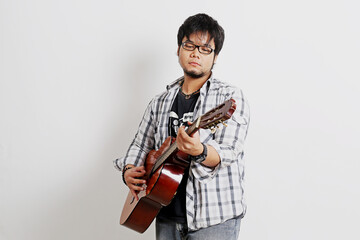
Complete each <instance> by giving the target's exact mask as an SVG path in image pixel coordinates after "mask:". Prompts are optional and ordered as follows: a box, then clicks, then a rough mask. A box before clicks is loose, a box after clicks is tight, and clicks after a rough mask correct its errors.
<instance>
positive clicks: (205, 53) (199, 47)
mask: <svg viewBox="0 0 360 240" xmlns="http://www.w3.org/2000/svg"><path fill="white" fill-rule="evenodd" d="M185 44H191V45H193V47H192V49H189V48H188V49H186V48H185ZM181 47H182V48H183V49H185V50H187V51H194V50H195V49H196V48H197V49H198V51H199V53H201V54H204V55H210V54H211V53H212V52H213V51H214V49H212V48H211V47H208V46H204V45H203V46H200V45H196V44H194V43H192V42H187V41H186V42H183V43H181ZM202 47H205V48H208V49H210V50H211V51H210V52H209V53H207V52H203V51H202V50H201V48H202Z"/></svg>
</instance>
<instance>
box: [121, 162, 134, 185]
mask: <svg viewBox="0 0 360 240" xmlns="http://www.w3.org/2000/svg"><path fill="white" fill-rule="evenodd" d="M131 168H133V167H132V166H128V165H127V166H125V168H124V169H123V171H122V180H123V182H124V183H125V185H127V183H126V180H125V172H126V171H127V170H129V169H131Z"/></svg>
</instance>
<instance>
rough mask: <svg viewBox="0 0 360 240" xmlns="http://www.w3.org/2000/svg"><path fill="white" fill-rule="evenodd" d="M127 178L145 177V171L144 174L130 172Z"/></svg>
mask: <svg viewBox="0 0 360 240" xmlns="http://www.w3.org/2000/svg"><path fill="white" fill-rule="evenodd" d="M126 175H127V176H129V177H132V178H135V177H137V178H141V177H143V176H144V175H145V171H143V172H134V171H130V172H129V173H128V174H126Z"/></svg>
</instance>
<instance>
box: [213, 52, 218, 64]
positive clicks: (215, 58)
mask: <svg viewBox="0 0 360 240" xmlns="http://www.w3.org/2000/svg"><path fill="white" fill-rule="evenodd" d="M217 57H218V54H216V55H215V56H214V64H215V63H216V60H217Z"/></svg>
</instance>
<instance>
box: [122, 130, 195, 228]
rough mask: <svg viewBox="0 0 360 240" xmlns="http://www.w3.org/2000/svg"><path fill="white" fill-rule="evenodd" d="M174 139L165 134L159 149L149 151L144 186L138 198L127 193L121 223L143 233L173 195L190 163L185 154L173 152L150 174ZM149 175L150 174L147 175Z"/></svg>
mask: <svg viewBox="0 0 360 240" xmlns="http://www.w3.org/2000/svg"><path fill="white" fill-rule="evenodd" d="M173 142H174V139H173V138H171V137H168V138H167V139H166V140H165V142H164V143H163V144H162V145H161V147H160V149H159V150H158V151H155V150H152V151H150V153H149V154H148V156H147V158H146V162H145V170H146V174H145V177H144V179H146V186H147V187H146V189H145V190H143V191H140V192H139V193H138V197H139V200H138V201H137V200H136V199H135V198H134V197H133V196H132V194H131V192H129V193H128V196H127V199H126V201H125V204H124V208H123V211H122V213H121V217H120V224H121V225H124V226H126V227H128V228H131V229H133V230H135V231H137V232H140V233H143V232H144V231H145V230H146V229H147V228H148V227H149V226H150V224H151V223H152V221H153V220H154V218H155V217H156V215H157V214H158V213H159V211H160V209H161V208H162V207H163V206H167V205H169V204H170V202H171V200H172V199H173V198H174V196H175V194H176V191H177V189H178V187H179V184H180V182H181V180H182V177H183V175H184V171H185V170H186V168H187V167H188V166H189V161H188V160H187V158H188V155H187V154H185V153H182V152H180V151H176V152H174V153H173V154H171V155H170V157H168V158H167V159H166V161H165V162H164V163H163V164H162V165H161V166H160V167H159V168H158V169H157V170H156V171H155V172H154V173H153V174H152V175H150V173H151V170H152V168H153V166H154V164H155V163H156V161H157V159H158V158H159V157H160V156H161V155H163V153H164V152H165V151H166V150H167V149H168V148H169V147H170V145H171V143H173ZM149 176H150V177H149Z"/></svg>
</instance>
